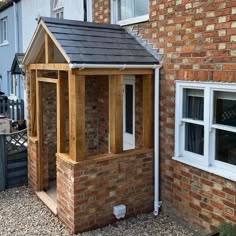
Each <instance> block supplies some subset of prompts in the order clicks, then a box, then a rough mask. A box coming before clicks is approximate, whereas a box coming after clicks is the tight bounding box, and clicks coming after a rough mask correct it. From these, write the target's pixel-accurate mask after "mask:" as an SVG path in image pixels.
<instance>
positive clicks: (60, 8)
mask: <svg viewBox="0 0 236 236" xmlns="http://www.w3.org/2000/svg"><path fill="white" fill-rule="evenodd" d="M52 16H53V17H56V18H59V19H61V18H63V17H64V1H63V0H53V4H52Z"/></svg>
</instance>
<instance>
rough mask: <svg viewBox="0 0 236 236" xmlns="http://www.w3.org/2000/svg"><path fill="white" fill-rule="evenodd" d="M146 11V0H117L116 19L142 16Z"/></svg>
mask: <svg viewBox="0 0 236 236" xmlns="http://www.w3.org/2000/svg"><path fill="white" fill-rule="evenodd" d="M148 12H149V1H148V0H118V20H125V19H128V18H133V17H137V16H143V15H146V14H148Z"/></svg>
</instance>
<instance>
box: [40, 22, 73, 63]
mask: <svg viewBox="0 0 236 236" xmlns="http://www.w3.org/2000/svg"><path fill="white" fill-rule="evenodd" d="M40 24H41V25H42V26H43V28H44V30H45V31H46V33H47V34H48V35H49V36H50V38H51V40H52V41H53V43H54V45H55V46H56V47H57V48H58V50H59V51H60V53H61V54H62V55H63V56H64V58H65V59H66V61H67V62H68V63H69V62H70V58H69V57H68V55H67V53H66V52H65V50H64V48H63V47H62V46H61V45H60V44H59V43H58V41H57V39H56V38H55V36H54V35H53V33H51V31H50V30H49V29H48V27H47V25H46V24H45V23H44V22H43V21H41V22H40Z"/></svg>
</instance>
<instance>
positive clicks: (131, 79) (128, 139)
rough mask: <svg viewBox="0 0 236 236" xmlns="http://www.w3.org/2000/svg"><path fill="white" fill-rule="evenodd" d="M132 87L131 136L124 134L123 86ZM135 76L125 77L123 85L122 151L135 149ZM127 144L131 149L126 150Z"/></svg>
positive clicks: (124, 107)
mask: <svg viewBox="0 0 236 236" xmlns="http://www.w3.org/2000/svg"><path fill="white" fill-rule="evenodd" d="M126 85H132V87H133V111H132V113H133V134H129V133H127V132H126V96H125V95H126V91H125V86H126ZM135 110H136V107H135V76H134V75H126V76H125V78H124V83H123V150H132V149H135V137H136V133H135ZM127 142H129V143H132V147H129V148H127V144H126V143H127Z"/></svg>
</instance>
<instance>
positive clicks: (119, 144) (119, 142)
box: [109, 75, 124, 153]
mask: <svg viewBox="0 0 236 236" xmlns="http://www.w3.org/2000/svg"><path fill="white" fill-rule="evenodd" d="M123 80H124V78H123V75H113V76H111V78H110V79H109V126H110V151H111V153H120V152H122V151H123Z"/></svg>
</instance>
